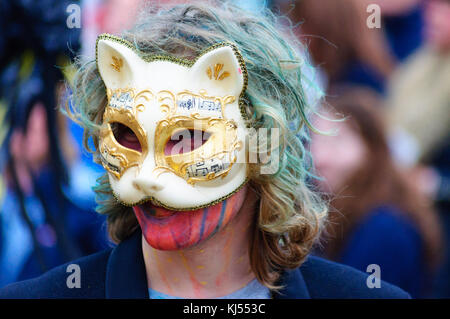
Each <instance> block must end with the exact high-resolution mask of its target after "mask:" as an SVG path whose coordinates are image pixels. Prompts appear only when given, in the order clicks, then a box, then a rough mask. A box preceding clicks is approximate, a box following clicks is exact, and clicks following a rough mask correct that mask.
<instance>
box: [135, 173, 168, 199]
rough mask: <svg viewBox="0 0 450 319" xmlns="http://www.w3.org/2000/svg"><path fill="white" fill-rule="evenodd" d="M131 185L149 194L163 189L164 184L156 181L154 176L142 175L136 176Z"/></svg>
mask: <svg viewBox="0 0 450 319" xmlns="http://www.w3.org/2000/svg"><path fill="white" fill-rule="evenodd" d="M133 186H134V187H135V188H136V189H138V190H140V191H141V192H143V193H145V194H146V195H149V196H151V195H153V194H154V193H156V192H159V191H161V190H163V189H164V185H163V184H162V183H160V182H158V181H157V180H156V178H148V177H142V176H138V177H137V178H136V179H135V180H134V181H133Z"/></svg>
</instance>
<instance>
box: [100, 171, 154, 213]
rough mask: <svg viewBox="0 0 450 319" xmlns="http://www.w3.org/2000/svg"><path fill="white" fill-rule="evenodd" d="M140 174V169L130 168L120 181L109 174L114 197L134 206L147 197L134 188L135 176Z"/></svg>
mask: <svg viewBox="0 0 450 319" xmlns="http://www.w3.org/2000/svg"><path fill="white" fill-rule="evenodd" d="M137 173H138V167H130V168H128V169H127V170H126V171H125V173H124V174H123V175H122V177H121V178H120V179H117V178H115V177H114V176H112V174H110V173H108V176H109V183H110V185H111V189H112V191H113V194H114V196H115V197H116V198H117V199H118V200H119V201H121V202H123V203H125V204H130V205H131V204H134V203H137V202H139V201H140V200H142V199H143V198H144V197H145V194H144V193H143V192H142V191H141V190H139V189H137V188H136V187H135V186H134V180H135V176H136V174H137Z"/></svg>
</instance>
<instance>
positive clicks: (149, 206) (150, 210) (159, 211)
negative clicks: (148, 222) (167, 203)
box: [137, 201, 180, 219]
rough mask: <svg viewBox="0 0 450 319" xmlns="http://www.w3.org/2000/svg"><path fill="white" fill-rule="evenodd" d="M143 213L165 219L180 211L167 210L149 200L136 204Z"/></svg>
mask: <svg viewBox="0 0 450 319" xmlns="http://www.w3.org/2000/svg"><path fill="white" fill-rule="evenodd" d="M137 207H138V208H139V209H140V210H141V211H142V212H143V213H144V214H145V215H147V216H149V217H152V218H155V219H166V218H168V217H171V216H173V215H176V214H178V213H180V212H177V211H173V210H168V209H165V208H163V207H159V206H156V205H154V204H153V203H152V202H151V201H148V202H145V203H143V204H141V205H138V206H137Z"/></svg>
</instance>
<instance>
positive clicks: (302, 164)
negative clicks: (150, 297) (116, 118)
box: [65, 1, 327, 289]
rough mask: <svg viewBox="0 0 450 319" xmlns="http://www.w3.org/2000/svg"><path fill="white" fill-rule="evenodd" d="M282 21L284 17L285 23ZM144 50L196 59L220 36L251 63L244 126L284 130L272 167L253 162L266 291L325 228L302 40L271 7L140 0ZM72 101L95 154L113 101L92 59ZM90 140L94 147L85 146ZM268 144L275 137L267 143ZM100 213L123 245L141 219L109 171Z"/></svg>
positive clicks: (134, 37)
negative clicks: (144, 3)
mask: <svg viewBox="0 0 450 319" xmlns="http://www.w3.org/2000/svg"><path fill="white" fill-rule="evenodd" d="M284 25H285V24H284ZM122 38H123V39H125V40H127V41H129V42H130V43H131V44H132V45H133V46H134V47H135V51H136V52H138V54H139V55H140V56H141V57H142V58H144V59H145V58H146V57H149V56H152V55H167V56H175V57H178V58H184V59H193V58H195V57H196V56H197V55H198V54H199V53H200V52H202V50H204V49H205V48H207V47H209V46H211V45H214V44H216V43H218V42H225V41H229V42H233V43H234V44H235V45H236V46H237V48H238V49H239V51H240V52H241V54H242V56H243V58H244V61H245V63H246V67H247V71H248V87H247V91H246V96H245V98H246V99H247V101H248V107H247V112H248V115H249V116H248V118H249V120H248V123H247V124H248V125H249V126H250V127H253V128H255V129H258V128H267V129H268V132H269V138H268V141H270V140H271V139H270V132H271V129H272V128H276V129H277V130H278V131H279V133H280V134H279V135H280V141H279V143H277V145H269V146H270V147H271V152H270V156H272V157H273V156H279V159H278V161H279V167H278V170H277V171H276V172H275V173H272V174H262V173H261V167H262V165H263V164H262V163H250V164H249V165H250V170H249V172H250V176H249V179H250V183H251V185H252V187H253V189H254V190H255V191H256V193H257V194H258V196H259V212H258V213H257V214H256V222H255V226H254V232H253V238H251V239H250V242H249V248H250V249H249V257H250V261H251V268H252V271H253V272H254V273H255V276H256V277H257V279H258V280H259V281H260V282H261V283H262V284H263V285H265V286H267V287H268V288H270V289H277V288H279V286H277V285H276V282H277V280H278V278H279V275H280V273H281V271H282V270H283V269H293V268H297V267H299V266H300V264H301V263H302V262H303V261H304V259H305V258H306V256H307V254H308V252H309V251H310V249H311V247H312V245H313V243H314V242H315V240H316V239H317V238H318V235H319V233H320V231H321V229H322V228H323V227H322V226H323V223H324V220H325V217H326V215H327V205H326V204H325V203H324V202H322V201H321V199H320V196H318V195H317V194H316V193H315V192H314V190H313V188H312V184H311V181H312V179H313V177H314V176H313V175H312V173H311V171H312V161H311V158H310V153H309V152H308V150H307V149H306V147H305V145H307V142H308V140H309V135H310V132H311V129H312V127H311V125H309V120H308V118H309V116H310V115H311V113H312V112H314V105H315V104H316V103H314V101H313V98H320V96H321V92H320V90H319V89H318V88H317V87H316V86H314V81H312V80H311V79H310V78H309V77H308V76H306V75H307V74H309V75H311V70H313V69H312V68H311V67H310V66H309V64H308V63H307V62H306V53H305V51H304V48H303V47H302V46H301V44H300V42H298V41H297V40H296V39H295V37H294V35H293V33H292V32H291V27H289V26H287V27H282V25H281V23H280V22H279V17H277V16H276V15H274V14H273V13H271V12H270V11H269V10H265V11H262V12H259V13H258V14H252V13H249V12H245V11H244V10H242V9H241V8H238V7H236V6H234V5H232V4H230V3H228V2H211V1H209V2H207V3H205V2H199V3H195V4H182V5H177V6H174V7H171V8H164V7H152V6H149V7H144V8H142V12H141V14H140V17H139V18H138V20H137V23H136V25H135V26H134V27H133V28H132V29H131V30H128V31H125V32H123V34H122ZM77 69H78V71H77V74H76V75H75V78H74V82H73V85H72V97H71V99H70V102H71V103H70V104H71V105H70V106H68V107H66V110H65V112H66V113H67V114H68V115H69V116H70V117H71V118H72V119H73V120H75V121H76V122H78V123H80V124H81V125H82V126H83V127H84V129H85V131H84V145H85V147H86V148H87V149H88V151H90V152H92V153H94V156H95V159H96V161H98V159H99V158H98V156H99V153H98V137H99V135H98V134H99V129H100V126H101V123H102V115H103V112H104V109H105V106H106V103H107V98H106V89H105V86H104V84H103V82H102V80H101V78H100V75H99V72H98V69H97V65H96V63H95V61H88V62H85V63H81V62H80V61H79V60H78V62H77ZM90 138H92V141H93V145H94V147H93V148H91V147H90V145H89V143H88V142H89V139H90ZM268 144H270V143H268ZM94 190H95V192H96V199H97V203H98V206H97V211H98V212H99V213H101V214H105V215H107V223H108V231H109V235H110V237H111V239H112V241H114V242H116V243H118V242H120V241H122V240H124V239H125V238H127V237H128V236H130V235H131V233H132V232H133V231H134V230H135V229H136V228H137V227H138V222H137V220H136V217H135V215H134V213H133V211H132V209H131V208H130V207H126V206H123V205H122V204H120V203H118V202H117V201H116V199H115V198H114V197H113V194H112V190H111V186H110V184H109V180H108V177H107V174H104V175H103V176H102V177H100V178H99V179H98V184H97V185H96V186H95V187H94Z"/></svg>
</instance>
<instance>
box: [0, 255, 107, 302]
mask: <svg viewBox="0 0 450 319" xmlns="http://www.w3.org/2000/svg"><path fill="white" fill-rule="evenodd" d="M110 254H111V249H107V250H104V251H101V252H98V253H96V254H92V255H89V256H86V257H82V258H80V259H77V260H74V261H72V262H69V263H66V264H64V265H61V266H58V267H55V268H53V269H51V270H49V271H48V272H46V273H44V274H43V275H41V276H39V277H36V278H33V279H29V280H25V281H20V282H16V283H13V284H10V285H7V286H5V287H3V288H2V289H0V298H2V299H3V298H6V299H28V298H30V299H31V298H32V299H35V298H104V297H105V278H106V266H107V263H108V258H109V255H110ZM70 265H75V266H70ZM77 266H79V267H77ZM78 271H79V275H80V286H79V288H77V287H73V288H69V287H68V286H69V285H68V282H69V283H73V282H75V281H74V277H73V276H72V277H70V276H71V275H75V272H78Z"/></svg>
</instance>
